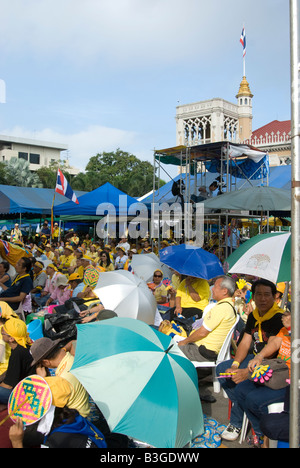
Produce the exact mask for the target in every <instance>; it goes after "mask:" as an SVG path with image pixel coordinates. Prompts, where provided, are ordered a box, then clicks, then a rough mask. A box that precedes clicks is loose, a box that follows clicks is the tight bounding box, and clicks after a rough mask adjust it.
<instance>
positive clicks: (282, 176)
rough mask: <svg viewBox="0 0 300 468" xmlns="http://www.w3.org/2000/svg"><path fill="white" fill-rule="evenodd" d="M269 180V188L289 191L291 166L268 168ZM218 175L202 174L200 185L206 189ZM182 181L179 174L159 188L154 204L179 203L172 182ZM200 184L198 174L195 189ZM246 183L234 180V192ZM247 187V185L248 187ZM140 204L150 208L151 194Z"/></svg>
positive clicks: (260, 182)
mask: <svg viewBox="0 0 300 468" xmlns="http://www.w3.org/2000/svg"><path fill="white" fill-rule="evenodd" d="M269 171H270V172H269V179H268V185H269V187H274V188H280V189H284V190H290V189H291V166H289V165H287V166H276V167H270V168H269ZM219 175H220V174H219V173H213V172H207V173H206V174H202V177H203V178H202V184H203V185H204V184H205V185H206V187H208V186H209V185H210V184H211V183H212V182H213V181H214V180H216V179H217V177H218V176H219ZM180 178H181V179H182V180H183V181H184V182H185V174H179V175H178V176H176V177H175V178H174V179H173V180H171V181H170V182H168V183H167V184H165V185H163V186H162V187H160V188H159V189H158V190H156V191H155V194H154V203H174V202H179V198H178V197H177V196H174V195H173V194H172V185H173V182H174V181H178V180H179V179H180ZM224 179H225V180H226V176H224ZM190 182H191V184H190V190H191V194H193V193H194V185H195V177H194V176H192V175H191V176H190ZM202 184H201V175H200V174H198V180H197V187H199V185H202ZM251 184H252V185H253V186H260V185H262V180H261V179H256V180H251ZM246 186H247V185H246V181H245V179H239V178H237V179H236V185H235V188H234V190H239V189H242V188H243V189H244V188H246ZM248 187H249V185H248ZM141 203H144V204H146V205H147V206H150V205H151V203H153V193H151V194H149V195H148V196H146V197H145V198H142V199H141Z"/></svg>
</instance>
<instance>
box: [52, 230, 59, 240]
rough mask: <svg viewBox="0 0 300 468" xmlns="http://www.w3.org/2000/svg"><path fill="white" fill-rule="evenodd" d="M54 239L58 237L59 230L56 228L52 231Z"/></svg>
mask: <svg viewBox="0 0 300 468" xmlns="http://www.w3.org/2000/svg"><path fill="white" fill-rule="evenodd" d="M54 237H59V228H58V227H57V228H54V229H53V233H52V238H53V239H54Z"/></svg>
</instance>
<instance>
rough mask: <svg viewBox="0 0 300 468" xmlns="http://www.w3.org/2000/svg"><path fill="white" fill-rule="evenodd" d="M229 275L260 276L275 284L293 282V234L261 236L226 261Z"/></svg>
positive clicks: (277, 233) (243, 245)
mask: <svg viewBox="0 0 300 468" xmlns="http://www.w3.org/2000/svg"><path fill="white" fill-rule="evenodd" d="M225 268H226V270H227V271H228V273H238V274H243V275H252V276H258V277H259V278H264V279H267V280H269V281H272V282H273V283H280V282H288V281H291V233H290V232H288V233H286V232H276V233H275V232H274V233H270V234H260V235H258V236H254V237H252V238H251V239H249V240H248V241H246V242H244V243H243V244H242V245H241V246H240V247H239V248H238V249H236V251H235V252H233V253H232V254H231V255H230V256H229V257H228V258H227V260H226V264H225Z"/></svg>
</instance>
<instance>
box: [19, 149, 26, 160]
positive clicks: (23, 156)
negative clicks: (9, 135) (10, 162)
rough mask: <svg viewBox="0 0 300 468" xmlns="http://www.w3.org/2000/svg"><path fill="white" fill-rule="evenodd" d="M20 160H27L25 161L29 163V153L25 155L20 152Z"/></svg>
mask: <svg viewBox="0 0 300 468" xmlns="http://www.w3.org/2000/svg"><path fill="white" fill-rule="evenodd" d="M19 159H25V161H28V153H23V152H22V151H19Z"/></svg>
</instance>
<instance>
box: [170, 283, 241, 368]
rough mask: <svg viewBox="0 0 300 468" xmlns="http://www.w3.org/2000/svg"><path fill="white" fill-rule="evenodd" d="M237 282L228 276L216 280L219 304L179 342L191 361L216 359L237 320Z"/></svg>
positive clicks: (216, 293) (216, 296)
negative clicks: (235, 296) (235, 297)
mask: <svg viewBox="0 0 300 468" xmlns="http://www.w3.org/2000/svg"><path fill="white" fill-rule="evenodd" d="M234 292H235V282H234V280H233V279H232V278H230V277H228V276H222V277H220V278H218V279H217V280H216V281H215V284H214V286H213V288H212V294H213V299H214V300H215V301H217V304H216V305H215V306H214V307H212V309H210V310H209V311H208V312H207V313H206V314H205V316H204V317H203V322H202V325H201V326H200V328H198V329H196V330H195V331H193V332H192V333H191V334H190V335H189V336H188V337H187V338H186V339H184V340H182V341H180V342H179V343H178V344H179V346H180V349H181V351H182V352H183V353H184V354H185V355H186V356H187V357H188V358H189V359H190V360H191V361H200V362H205V361H215V360H216V359H217V357H218V353H219V352H220V350H221V347H222V345H223V343H224V341H225V339H226V337H227V335H228V333H229V332H230V330H231V328H232V327H233V326H234V324H235V321H236V311H235V308H234V300H233V295H234Z"/></svg>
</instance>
